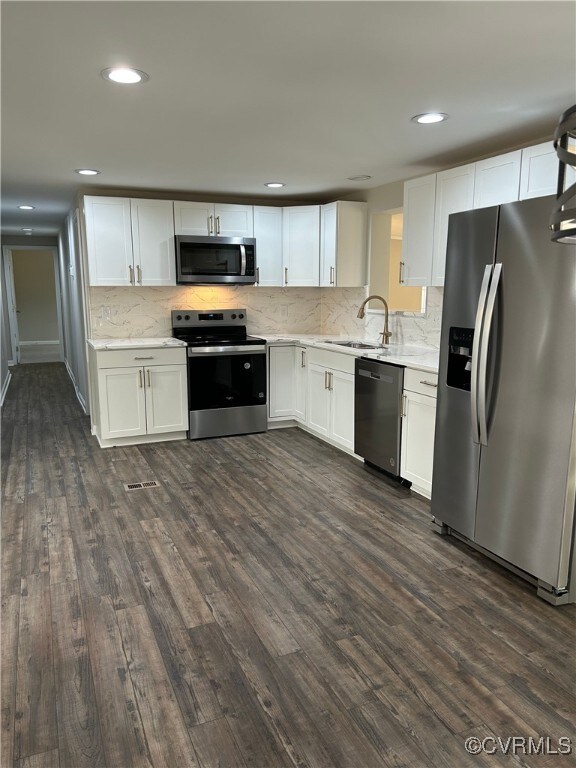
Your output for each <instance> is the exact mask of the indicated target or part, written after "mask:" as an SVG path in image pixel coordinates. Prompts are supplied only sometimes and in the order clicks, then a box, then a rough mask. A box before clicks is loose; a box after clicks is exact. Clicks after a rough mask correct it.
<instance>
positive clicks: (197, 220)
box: [174, 200, 215, 235]
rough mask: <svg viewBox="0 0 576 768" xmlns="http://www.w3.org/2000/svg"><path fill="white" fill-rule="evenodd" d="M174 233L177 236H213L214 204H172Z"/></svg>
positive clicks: (184, 202)
mask: <svg viewBox="0 0 576 768" xmlns="http://www.w3.org/2000/svg"><path fill="white" fill-rule="evenodd" d="M174 232H175V234H177V235H213V234H214V233H215V222H214V204H213V203H191V202H187V201H179V200H176V201H175V202H174Z"/></svg>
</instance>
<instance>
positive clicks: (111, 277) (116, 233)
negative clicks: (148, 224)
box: [84, 197, 134, 285]
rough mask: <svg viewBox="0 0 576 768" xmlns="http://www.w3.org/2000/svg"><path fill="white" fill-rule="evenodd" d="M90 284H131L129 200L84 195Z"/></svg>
mask: <svg viewBox="0 0 576 768" xmlns="http://www.w3.org/2000/svg"><path fill="white" fill-rule="evenodd" d="M84 217H85V221H86V248H87V251H88V276H89V282H90V285H131V284H132V280H133V279H134V277H133V276H134V273H133V261H134V260H133V255H132V230H131V225H130V200H129V199H128V198H124V197H85V198H84Z"/></svg>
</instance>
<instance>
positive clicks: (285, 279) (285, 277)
mask: <svg viewBox="0 0 576 768" xmlns="http://www.w3.org/2000/svg"><path fill="white" fill-rule="evenodd" d="M284 285H288V267H284Z"/></svg>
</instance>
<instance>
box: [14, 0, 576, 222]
mask: <svg viewBox="0 0 576 768" xmlns="http://www.w3.org/2000/svg"><path fill="white" fill-rule="evenodd" d="M1 12H2V216H3V218H2V231H3V233H12V234H21V232H20V228H21V227H23V226H31V227H34V229H35V232H34V234H49V233H54V232H56V231H57V230H58V229H59V227H60V226H61V223H62V220H63V218H64V216H65V214H66V212H67V210H68V208H69V206H70V204H71V201H72V199H73V196H74V193H75V192H76V190H77V189H78V188H79V187H80V186H82V185H83V186H86V184H89V185H91V186H92V187H93V188H98V187H100V188H103V187H106V188H111V187H113V188H123V189H125V188H137V189H148V190H150V189H155V190H165V191H168V190H169V191H175V192H176V191H180V192H181V193H199V194H200V196H201V195H202V194H206V195H210V196H213V195H214V194H219V195H221V197H222V199H226V198H234V197H238V196H243V197H249V198H252V197H254V198H263V197H269V198H270V199H275V200H278V199H282V197H286V198H288V197H289V198H292V199H294V198H296V199H300V200H307V199H310V200H312V199H313V200H324V201H327V200H329V199H334V198H336V197H337V196H342V195H345V194H350V193H352V192H354V191H355V190H357V189H361V188H370V187H376V186H380V185H382V184H385V183H387V182H390V181H395V180H398V179H404V178H409V177H413V176H418V175H422V174H425V173H428V172H433V171H435V170H438V169H440V168H444V167H448V166H451V165H457V164H459V163H462V162H466V161H467V160H471V159H475V158H478V157H481V156H486V155H489V154H494V153H496V152H499V151H502V150H504V149H507V148H511V147H516V146H521V145H522V144H524V145H526V144H528V143H530V142H532V141H535V140H539V139H545V138H549V137H551V135H552V133H553V130H554V127H555V125H556V123H557V121H558V117H559V115H560V113H561V112H563V111H564V110H565V109H567V108H568V107H570V106H571V105H572V104H573V103H574V102H575V101H576V97H575V85H574V83H575V80H574V77H575V69H576V67H575V55H576V54H575V47H574V28H575V14H576V4H574V3H573V2H548V0H546V1H544V2H537V1H536V2H521V1H513V2H406V1H404V2H357V1H356V2H203V3H202V2H138V1H135V2H115V1H112V2H51V1H50V0H48V1H45V2H2V4H1ZM118 64H124V65H131V66H134V67H137V68H139V69H143V70H144V71H146V72H147V73H148V74H149V75H150V80H149V81H148V82H147V83H145V84H143V85H140V86H136V87H128V86H120V85H115V84H111V83H109V82H105V81H104V80H103V79H102V78H101V77H100V71H101V70H102V69H104V68H105V67H110V66H113V65H118ZM428 110H439V111H442V112H447V113H449V114H450V119H449V120H448V121H447V122H446V123H443V124H440V125H434V126H426V127H425V126H419V125H416V124H414V123H411V122H410V117H411V116H412V115H414V114H417V113H420V112H424V111H428ZM81 167H90V168H92V167H93V168H97V169H100V170H101V171H102V175H101V176H98V177H96V178H95V179H94V180H90V181H85V180H83V179H82V178H81V177H79V176H78V175H77V174H75V173H74V172H73V171H74V169H75V168H81ZM356 174H369V175H371V176H372V180H371V181H369V182H361V183H359V182H351V181H347V177H348V176H352V175H356ZM271 180H281V181H284V182H286V187H285V189H284V190H282V191H281V192H278V191H275V192H272V191H267V190H265V188H264V187H263V184H264V182H266V181H271ZM20 203H31V204H32V205H35V206H36V210H34V211H32V212H24V211H18V210H17V208H16V206H17V205H18V204H20Z"/></svg>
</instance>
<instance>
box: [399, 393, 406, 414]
mask: <svg viewBox="0 0 576 768" xmlns="http://www.w3.org/2000/svg"><path fill="white" fill-rule="evenodd" d="M400 418H402V419H405V418H406V395H402V414H401V416H400Z"/></svg>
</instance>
